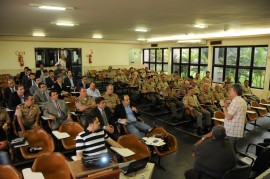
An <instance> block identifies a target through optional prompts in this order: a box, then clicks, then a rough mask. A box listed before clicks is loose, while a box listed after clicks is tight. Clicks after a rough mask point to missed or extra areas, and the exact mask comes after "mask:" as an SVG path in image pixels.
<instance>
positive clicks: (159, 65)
mask: <svg viewBox="0 0 270 179" xmlns="http://www.w3.org/2000/svg"><path fill="white" fill-rule="evenodd" d="M168 61H169V51H168V49H167V48H153V49H143V64H145V65H146V66H147V67H148V68H149V70H154V71H157V72H160V71H164V72H168Z"/></svg>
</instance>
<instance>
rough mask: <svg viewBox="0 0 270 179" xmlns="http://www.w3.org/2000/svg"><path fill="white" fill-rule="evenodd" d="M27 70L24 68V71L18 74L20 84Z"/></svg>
mask: <svg viewBox="0 0 270 179" xmlns="http://www.w3.org/2000/svg"><path fill="white" fill-rule="evenodd" d="M28 69H29V67H24V70H23V71H22V72H21V73H20V82H22V79H23V77H24V76H26V72H27V70H28Z"/></svg>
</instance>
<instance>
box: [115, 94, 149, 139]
mask: <svg viewBox="0 0 270 179" xmlns="http://www.w3.org/2000/svg"><path fill="white" fill-rule="evenodd" d="M121 102H122V104H118V105H117V106H116V107H115V111H114V115H115V118H116V119H117V121H118V123H120V124H124V125H126V128H127V131H128V132H129V133H131V134H135V135H136V136H137V137H138V138H139V139H142V135H141V132H144V133H148V132H149V131H151V127H150V126H148V125H147V124H145V123H142V122H139V121H138V118H137V117H138V116H139V115H140V112H139V111H138V109H137V108H136V107H135V106H134V105H132V104H130V98H129V96H128V95H124V96H122V97H121Z"/></svg>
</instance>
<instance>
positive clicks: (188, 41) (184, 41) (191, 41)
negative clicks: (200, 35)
mask: <svg viewBox="0 0 270 179" xmlns="http://www.w3.org/2000/svg"><path fill="white" fill-rule="evenodd" d="M200 42H203V40H179V41H177V43H200Z"/></svg>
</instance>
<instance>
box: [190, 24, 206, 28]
mask: <svg viewBox="0 0 270 179" xmlns="http://www.w3.org/2000/svg"><path fill="white" fill-rule="evenodd" d="M193 27H197V28H200V29H205V28H207V26H206V25H203V24H195V25H193Z"/></svg>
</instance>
